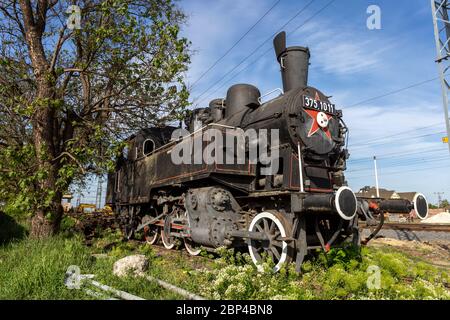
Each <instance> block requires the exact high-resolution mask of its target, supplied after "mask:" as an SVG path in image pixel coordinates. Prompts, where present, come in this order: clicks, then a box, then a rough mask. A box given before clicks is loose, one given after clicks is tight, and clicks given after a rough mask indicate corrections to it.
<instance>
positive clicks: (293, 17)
mask: <svg viewBox="0 0 450 320" xmlns="http://www.w3.org/2000/svg"><path fill="white" fill-rule="evenodd" d="M314 1H315V0H311V1H310V2H308V3H307V4H306V5H305V6H304V7H302V8H301V9H300V10H298V11H297V12H296V13H295V14H294V16H292V18H290V19H289V20H288V21H287V22H286V23H285V24H284V25H283V26H282V27H281V28H279V29H278V30H277V31H276V32H275V33H274V34H273V35H271V36H270V37H269V38H267V39H266V40H264V41H263V42H262V43H261V44H260V45H259V46H258V47H257V48H256V49H255V50H253V51H252V52H251V53H250V54H249V55H248V56H246V57H245V58H244V59H243V60H241V61H240V62H239V63H238V64H237V65H236V66H235V67H234V68H233V69H231V70H230V71H228V72H227V73H226V74H225V75H223V76H222V77H221V78H220V79H219V80H217V81H216V82H214V83H213V84H212V85H211V86H209V87H208V88H207V89H206V90H204V91H203V92H202V93H201V94H200V95H198V96H197V97H196V98H195V99H194V101H193V102H192V103H195V102H196V101H198V100H199V99H200V97H202V96H203V95H204V94H205V93H206V92H208V91H209V90H210V89H212V88H213V87H214V86H215V85H216V84H218V83H219V82H221V81H222V80H223V79H225V78H226V77H227V76H228V75H229V74H231V73H232V72H233V71H234V70H236V69H237V68H238V67H239V66H240V65H242V64H243V63H244V62H245V61H247V59H248V58H250V57H251V56H252V55H253V54H255V52H257V51H258V50H259V49H260V48H261V47H262V46H264V44H266V42H268V41H270V40H272V39H273V37H274V36H276V35H277V33H278V32H279V31H281V30H282V29H283V28H284V27H285V26H287V25H288V24H289V23H290V22H291V21H292V20H294V19H295V18H297V17H298V16H299V15H300V14H301V13H302V12H303V11H305V10H306V9H307V8H308V7H309V6H310V5H311V4H312V3H313V2H314ZM334 1H335V0H331V2H334Z"/></svg>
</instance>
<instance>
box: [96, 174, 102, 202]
mask: <svg viewBox="0 0 450 320" xmlns="http://www.w3.org/2000/svg"><path fill="white" fill-rule="evenodd" d="M102 189H103V177H102V176H101V175H99V176H98V184H97V194H96V195H95V207H96V208H97V209H100V207H101V205H102V192H103V190H102Z"/></svg>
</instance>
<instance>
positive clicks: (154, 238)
mask: <svg viewBox="0 0 450 320" xmlns="http://www.w3.org/2000/svg"><path fill="white" fill-rule="evenodd" d="M158 235H159V234H158V230H156V231H155V235H154V236H153V237H147V236H146V237H145V241H146V242H147V243H148V244H155V243H156V241H157V240H158Z"/></svg>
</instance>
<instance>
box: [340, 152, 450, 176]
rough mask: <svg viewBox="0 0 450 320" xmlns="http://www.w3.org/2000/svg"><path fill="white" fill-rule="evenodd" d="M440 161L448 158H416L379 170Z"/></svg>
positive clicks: (391, 164)
mask: <svg viewBox="0 0 450 320" xmlns="http://www.w3.org/2000/svg"><path fill="white" fill-rule="evenodd" d="M442 160H448V156H440V157H436V158H428V159H427V158H423V157H422V158H416V159H412V160H411V161H408V162H407V163H405V162H404V161H403V162H394V163H390V164H388V165H385V166H380V169H390V168H394V167H408V166H413V165H417V164H422V163H430V162H436V161H442ZM370 170H372V168H361V169H354V170H348V171H347V172H349V173H350V172H360V171H370Z"/></svg>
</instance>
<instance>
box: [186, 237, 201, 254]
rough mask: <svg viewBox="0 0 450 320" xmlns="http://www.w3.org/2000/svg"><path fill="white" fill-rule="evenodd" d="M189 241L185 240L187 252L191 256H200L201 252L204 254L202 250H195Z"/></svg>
mask: <svg viewBox="0 0 450 320" xmlns="http://www.w3.org/2000/svg"><path fill="white" fill-rule="evenodd" d="M188 241H189V240H186V239H184V247H185V248H186V251H187V252H188V253H189V254H190V255H191V256H198V255H199V254H200V252H202V249H194V248H193V247H192V246H191V245H190V244H189V243H188Z"/></svg>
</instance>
